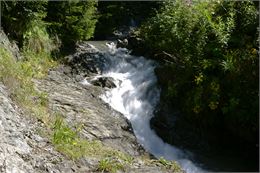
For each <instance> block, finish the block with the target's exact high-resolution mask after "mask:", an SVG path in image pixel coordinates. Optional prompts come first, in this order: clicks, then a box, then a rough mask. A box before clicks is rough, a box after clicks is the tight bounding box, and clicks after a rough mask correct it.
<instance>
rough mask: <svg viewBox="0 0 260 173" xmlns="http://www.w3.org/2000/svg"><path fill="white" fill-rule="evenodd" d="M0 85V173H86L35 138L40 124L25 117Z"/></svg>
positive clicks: (86, 166) (84, 167) (45, 143)
mask: <svg viewBox="0 0 260 173" xmlns="http://www.w3.org/2000/svg"><path fill="white" fill-rule="evenodd" d="M26 117H27V116H26V115H23V113H22V112H21V110H19V108H18V107H17V106H16V105H15V104H14V103H13V102H12V100H11V99H10V98H9V96H8V93H7V92H6V88H5V87H4V86H3V85H2V84H0V136H1V141H0V172H4V173H14V172H19V173H20V172H21V173H22V172H24V173H25V172H26V173H35V172H73V170H78V171H82V172H83V171H89V170H90V167H89V166H88V165H80V167H79V166H78V165H77V164H76V163H75V162H73V161H71V160H68V159H66V158H65V157H64V156H63V155H61V154H60V153H58V152H57V151H56V150H55V149H54V148H53V146H52V145H51V144H50V142H49V141H48V139H46V138H43V137H41V136H39V135H38V133H37V130H39V129H41V128H43V127H42V125H41V123H39V122H36V121H34V120H32V119H28V117H27V118H26Z"/></svg>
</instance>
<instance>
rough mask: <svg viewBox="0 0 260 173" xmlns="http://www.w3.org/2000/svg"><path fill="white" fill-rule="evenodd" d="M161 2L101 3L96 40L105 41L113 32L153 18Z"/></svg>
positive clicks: (99, 5)
mask: <svg viewBox="0 0 260 173" xmlns="http://www.w3.org/2000/svg"><path fill="white" fill-rule="evenodd" d="M159 5H160V3H159V2H155V1H154V2H136V1H135V2H131V1H114V2H113V1H110V2H109V1H99V2H98V13H99V14H98V15H99V20H98V22H97V27H96V30H95V38H98V39H104V38H105V37H106V36H110V35H111V34H112V33H113V31H115V30H117V29H120V28H121V27H123V26H129V25H133V23H131V21H132V22H133V21H134V22H135V24H140V23H141V22H142V21H143V20H145V19H146V18H148V17H151V16H152V14H153V13H154V11H155V9H156V8H158V7H159Z"/></svg>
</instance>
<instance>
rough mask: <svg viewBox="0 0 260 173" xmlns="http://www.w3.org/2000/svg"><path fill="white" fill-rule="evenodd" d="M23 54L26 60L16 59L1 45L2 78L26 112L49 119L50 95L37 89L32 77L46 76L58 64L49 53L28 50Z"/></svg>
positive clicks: (12, 95) (45, 119) (0, 70)
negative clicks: (48, 104)
mask: <svg viewBox="0 0 260 173" xmlns="http://www.w3.org/2000/svg"><path fill="white" fill-rule="evenodd" d="M23 56H24V57H25V59H24V60H22V61H16V60H15V59H14V58H13V57H12V54H11V53H10V52H9V51H8V50H7V49H5V48H4V47H0V64H1V65H0V80H1V81H2V82H3V84H4V85H5V86H6V87H7V89H8V91H9V93H10V96H11V98H12V99H13V100H14V101H15V102H16V103H17V104H18V105H19V106H20V107H22V108H23V110H24V111H25V113H26V114H28V115H34V117H37V118H38V119H41V120H42V121H47V119H48V116H49V113H48V111H47V103H48V96H47V94H46V93H44V92H39V91H36V90H35V88H34V84H33V81H32V79H33V78H42V77H44V76H45V75H46V74H47V72H48V69H49V68H51V67H53V66H55V65H56V64H55V62H53V61H52V60H51V59H50V56H49V55H48V54H47V53H38V54H36V53H32V52H29V51H27V52H24V53H23Z"/></svg>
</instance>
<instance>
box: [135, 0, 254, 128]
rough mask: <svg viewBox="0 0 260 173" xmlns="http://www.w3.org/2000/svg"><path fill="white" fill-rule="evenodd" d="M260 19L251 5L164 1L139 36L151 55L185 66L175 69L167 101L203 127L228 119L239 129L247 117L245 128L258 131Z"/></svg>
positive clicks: (169, 85) (170, 81) (179, 0)
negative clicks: (165, 56)
mask: <svg viewBox="0 0 260 173" xmlns="http://www.w3.org/2000/svg"><path fill="white" fill-rule="evenodd" d="M258 14H259V12H258V10H257V9H256V7H255V5H254V4H253V3H252V2H251V1H243V2H240V1H224V0H221V1H192V3H191V4H187V3H186V2H185V1H183V0H176V1H166V2H164V7H163V8H162V9H161V10H160V11H158V13H157V15H156V16H155V17H153V18H152V19H151V20H149V21H148V22H147V23H146V24H145V25H144V26H142V28H141V31H140V36H141V37H143V38H144V40H145V42H146V44H147V45H148V47H149V48H150V50H152V51H154V52H155V53H156V54H160V52H163V51H165V52H167V53H169V54H172V55H175V56H177V57H178V60H179V61H180V62H181V64H182V65H183V68H179V67H178V66H176V65H172V70H171V71H169V73H171V75H173V76H174V77H173V78H168V80H169V82H168V84H167V86H163V87H164V88H165V91H164V92H163V94H164V95H163V97H165V98H167V100H168V101H170V102H171V103H172V105H174V106H176V107H178V109H180V110H182V112H183V114H185V115H186V116H188V117H189V118H191V117H193V118H194V114H196V116H195V117H196V118H194V120H197V121H198V122H201V121H202V120H203V121H204V122H208V123H209V122H219V121H217V120H218V119H217V118H219V117H222V116H223V117H225V118H224V120H225V121H227V122H224V124H226V125H228V124H229V123H231V122H236V124H233V126H234V127H239V126H240V125H241V124H240V123H241V122H242V121H233V120H234V118H238V119H240V120H242V119H243V117H244V119H243V121H244V122H243V124H254V126H256V122H257V121H256V119H257V113H256V112H257V111H253V110H258V106H256V104H255V103H258V100H257V99H256V98H257V97H258V96H257V93H258V81H259V79H258V72H257V71H258V65H257V64H258V62H259V59H258V58H257V54H258V52H259V49H258V44H259V40H258V37H259V35H258V31H257V27H258ZM173 63H174V62H173ZM165 68H166V67H165ZM166 73H167V72H166ZM171 75H168V76H171ZM164 80H165V79H164ZM237 100H239V102H237ZM242 107H243V108H242ZM238 108H239V109H238ZM248 114H249V115H250V116H248ZM198 115H199V116H198ZM211 117H215V118H216V119H215V121H214V120H213V121H212V119H211ZM229 117H232V118H229ZM241 117H242V118H241ZM248 117H250V118H248ZM234 129H236V128H234ZM255 132H256V131H254V132H251V133H255ZM235 133H236V132H235ZM239 133H240V132H239Z"/></svg>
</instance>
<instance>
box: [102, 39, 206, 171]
mask: <svg viewBox="0 0 260 173" xmlns="http://www.w3.org/2000/svg"><path fill="white" fill-rule="evenodd" d="M108 46H109V51H108V52H107V53H105V56H106V58H108V59H109V62H110V63H108V64H106V67H105V70H104V71H103V74H102V76H105V77H112V78H113V79H114V80H115V84H116V88H113V89H110V90H108V91H106V93H105V94H104V95H102V96H101V98H102V99H103V100H104V101H105V102H106V103H108V104H109V105H110V106H111V107H112V108H114V109H115V110H117V111H119V112H121V113H122V114H123V115H124V116H126V117H127V118H128V119H129V120H130V122H131V124H132V127H133V130H134V133H135V135H136V137H137V140H138V142H139V143H140V144H141V145H142V146H143V147H144V148H145V149H146V150H147V151H148V152H149V153H151V154H153V155H154V156H155V157H157V158H160V157H163V158H165V159H167V160H175V161H177V162H178V163H180V165H181V166H182V168H183V169H184V170H185V171H186V172H188V173H192V172H202V170H201V169H200V168H199V167H197V166H196V165H195V164H194V163H193V162H192V161H191V160H189V159H188V158H189V154H188V153H187V152H184V151H183V150H180V149H178V148H176V147H174V146H172V145H169V144H167V143H165V142H163V140H162V139H161V138H160V137H158V136H157V134H156V133H155V132H154V130H152V129H151V128H150V119H151V118H152V116H153V111H154V108H155V106H156V105H157V104H158V102H159V98H160V90H159V89H158V87H157V86H156V83H157V79H156V76H155V74H154V68H155V67H156V64H155V62H154V61H152V60H148V59H145V58H144V57H135V56H132V55H129V54H128V53H127V50H126V49H122V48H119V49H117V48H116V47H115V45H114V44H113V43H112V44H108Z"/></svg>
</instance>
